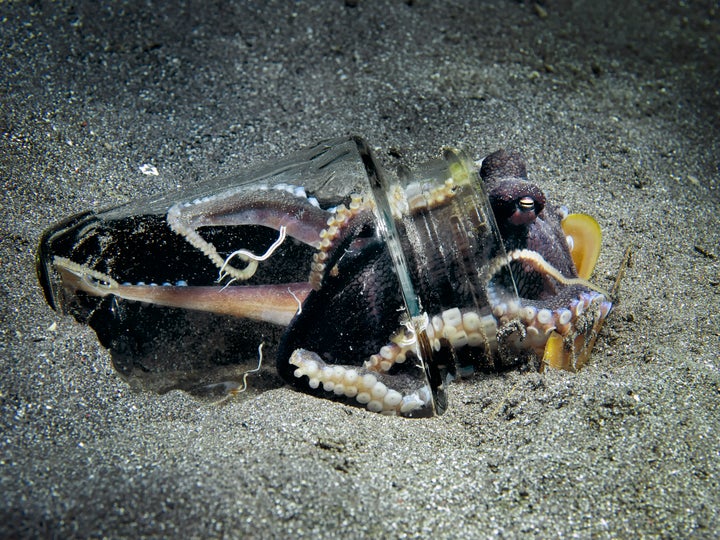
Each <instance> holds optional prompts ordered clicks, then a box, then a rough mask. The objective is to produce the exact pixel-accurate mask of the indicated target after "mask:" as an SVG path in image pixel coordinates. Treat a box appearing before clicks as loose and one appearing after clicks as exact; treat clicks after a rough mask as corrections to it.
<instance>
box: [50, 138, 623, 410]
mask: <svg viewBox="0 0 720 540" xmlns="http://www.w3.org/2000/svg"><path fill="white" fill-rule="evenodd" d="M358 164H361V166H360V167H359V166H358ZM358 167H359V170H361V173H362V174H360V175H359V176H362V177H363V178H364V179H365V181H366V182H369V186H370V187H369V188H368V187H367V185H365V186H363V184H362V183H357V182H356V181H355V180H354V178H355V176H353V175H356V173H357V170H358ZM350 173H352V175H350ZM344 175H350V176H348V177H347V178H345V177H344ZM389 176H391V175H387V174H386V173H384V172H383V170H382V168H381V167H380V166H379V165H378V164H377V162H376V161H375V158H374V156H373V155H372V152H370V150H369V149H368V148H367V145H366V144H365V143H364V141H362V140H361V139H358V138H349V139H344V140H341V141H334V142H332V143H321V144H319V145H317V146H315V147H312V148H310V149H308V150H306V151H305V153H304V154H302V156H301V157H300V158H298V157H293V158H291V159H289V160H286V161H284V162H280V163H278V164H273V165H271V166H268V167H265V168H264V169H262V168H261V170H259V171H254V172H253V173H252V174H250V175H248V176H247V177H245V178H244V179H234V180H232V181H228V180H222V181H220V182H216V183H214V184H212V185H211V186H210V187H207V186H206V187H205V188H204V192H203V193H202V194H201V195H199V196H196V197H194V198H185V199H183V198H182V195H168V196H164V197H159V198H156V199H154V200H151V201H143V202H142V203H141V204H131V205H130V206H129V207H121V208H119V209H111V210H108V211H106V212H101V213H94V212H86V213H83V214H79V215H77V216H73V217H71V218H69V219H68V220H66V221H64V222H62V223H60V224H58V225H56V226H54V227H52V228H50V229H48V230H47V231H46V232H45V233H44V235H43V237H42V239H41V242H40V249H39V251H38V258H37V267H38V276H39V279H40V283H41V285H42V287H43V289H44V292H45V296H46V299H47V300H48V302H49V304H50V305H51V306H52V307H54V308H55V309H59V310H62V311H63V312H65V313H70V314H72V315H73V316H74V317H75V318H76V319H77V320H79V321H80V322H83V323H87V324H89V325H90V326H91V327H92V328H93V329H94V330H95V331H96V333H97V335H98V338H99V339H100V342H101V343H102V344H103V345H104V346H106V347H107V348H108V349H110V351H111V353H112V357H113V363H114V365H115V367H116V369H117V370H118V371H119V372H120V373H121V374H122V375H124V376H125V377H126V378H127V379H128V380H130V381H131V382H132V381H133V380H135V381H137V380H139V379H144V380H150V381H153V383H152V384H151V385H150V386H152V387H153V388H155V389H160V390H162V391H166V390H169V389H173V388H180V389H184V390H187V391H190V392H191V393H195V394H201V393H206V394H210V393H216V394H219V395H228V394H233V393H237V392H238V391H239V390H242V389H244V388H245V385H246V380H247V375H248V373H249V372H255V371H257V370H259V368H260V365H259V364H258V366H257V368H254V369H247V368H243V369H242V370H239V369H238V367H237V364H238V363H237V362H235V358H243V359H244V364H247V363H248V358H250V357H251V355H253V354H257V353H254V351H255V349H256V348H258V343H268V348H269V349H270V352H271V353H272V355H273V356H274V357H275V362H276V366H277V373H278V374H279V375H280V376H281V377H282V379H284V380H285V381H286V382H287V383H288V384H290V385H292V386H293V387H295V388H297V389H299V390H301V391H303V392H306V393H309V394H313V395H316V396H319V397H323V398H330V399H335V400H339V401H342V402H345V403H349V404H353V405H357V406H361V407H365V408H366V409H368V410H370V411H374V412H379V413H383V414H397V415H402V416H409V417H413V416H428V415H432V414H435V413H439V412H442V411H443V410H444V409H445V407H446V406H447V396H446V388H447V385H448V383H449V382H451V381H452V380H454V379H457V378H461V377H467V376H470V375H472V374H475V373H483V372H495V371H498V370H504V369H509V368H512V367H514V366H518V365H525V366H527V365H530V366H535V367H537V368H542V367H544V366H549V367H552V368H559V369H566V370H577V369H579V368H580V367H582V366H583V365H584V364H585V363H586V362H587V360H588V357H589V355H590V353H591V351H592V348H593V346H594V343H595V341H596V339H597V336H598V332H599V331H600V328H601V326H602V323H603V321H604V320H605V318H606V317H607V315H608V313H609V312H610V310H611V307H612V300H611V298H610V295H609V294H608V293H607V292H606V291H604V290H602V289H601V288H599V287H597V286H595V285H593V284H592V283H591V282H590V281H588V280H589V278H590V276H591V274H592V272H593V269H594V267H595V264H596V262H597V260H598V257H599V253H600V240H601V233H600V227H599V226H598V224H597V222H596V221H595V220H594V219H593V218H591V217H589V216H586V215H583V214H569V213H568V211H567V210H566V209H564V208H563V207H557V206H555V205H553V204H552V203H551V202H550V201H548V200H547V198H546V196H545V194H544V192H543V191H542V190H541V189H540V187H539V186H538V185H537V184H535V183H533V182H531V181H530V180H529V179H528V175H527V170H526V165H525V162H524V160H523V158H522V156H521V155H520V154H519V153H518V152H516V151H505V150H500V151H497V152H494V153H492V154H490V155H488V156H487V157H485V158H484V159H483V160H482V161H481V162H480V163H478V164H475V163H472V162H470V161H469V160H468V159H467V158H466V157H465V156H464V154H462V153H461V152H459V151H454V150H448V151H446V153H445V156H444V158H443V160H439V161H435V162H429V164H427V165H426V166H423V167H420V168H419V169H418V170H415V171H413V170H411V169H402V170H400V171H399V173H398V175H397V179H392V180H387V178H386V177H389ZM393 178H394V177H393ZM248 179H251V181H250V180H248ZM338 179H339V180H338ZM368 179H369V180H368ZM338 181H339V183H338ZM337 185H342V186H344V192H342V193H339V192H338V190H337V189H336V188H335V187H333V186H337ZM355 188H357V189H355ZM341 191H342V190H341ZM258 350H259V351H260V360H261V361H262V346H260V347H259V348H258ZM244 364H243V365H244ZM169 374H172V375H169Z"/></svg>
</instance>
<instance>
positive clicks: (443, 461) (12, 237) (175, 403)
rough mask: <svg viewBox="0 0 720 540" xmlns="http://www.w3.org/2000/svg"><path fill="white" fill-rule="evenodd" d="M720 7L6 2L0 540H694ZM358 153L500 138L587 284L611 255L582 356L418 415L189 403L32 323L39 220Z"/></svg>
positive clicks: (714, 411)
mask: <svg viewBox="0 0 720 540" xmlns="http://www.w3.org/2000/svg"><path fill="white" fill-rule="evenodd" d="M353 4H356V5H353ZM719 10H720V7H719V6H718V4H717V2H715V1H699V2H670V1H660V2H639V1H634V0H624V1H614V2H594V1H580V0H578V1H570V0H567V1H551V0H548V1H546V2H542V3H540V4H533V3H529V2H517V1H510V0H494V1H487V2H477V1H470V0H466V1H453V2H434V1H429V0H424V1H423V0H418V1H414V2H409V1H407V2H402V1H400V0H396V1H387V2H371V1H364V0H360V1H356V2H350V1H346V2H343V1H342V0H324V1H314V2H297V3H296V2H281V1H277V2H207V1H203V2H200V1H196V2H172V3H170V2H167V3H166V2H155V3H154V2H111V3H96V2H85V3H79V4H70V3H66V2H53V3H50V2H30V3H25V2H9V3H8V2H5V3H1V4H0V39H1V40H2V43H1V44H2V53H0V54H1V55H2V56H1V57H0V108H1V109H0V180H1V181H2V192H0V210H1V212H0V269H1V271H0V322H2V324H1V325H0V373H1V375H0V377H1V378H0V405H1V413H0V425H2V435H1V437H0V491H1V492H2V493H3V496H2V499H1V500H0V536H14V537H17V536H48V537H50V536H58V537H70V536H91V535H97V536H101V535H105V536H111V537H127V536H130V537H134V536H136V535H139V534H143V535H148V536H165V535H175V536H186V537H221V536H229V537H241V536H242V537H263V538H267V537H271V536H273V535H274V536H277V537H286V536H288V535H290V536H297V535H300V534H301V533H306V534H308V535H311V536H312V537H335V536H337V535H339V534H343V535H345V536H347V537H350V538H354V537H360V536H379V535H381V534H383V535H391V536H399V537H428V536H431V535H432V536H434V537H454V536H457V535H463V536H466V537H489V536H501V537H502V536H504V537H512V536H517V535H518V534H521V533H523V534H527V535H529V536H535V537H538V538H547V537H551V536H563V537H565V536H570V535H572V534H575V535H578V536H580V537H589V536H594V537H598V538H603V537H618V536H621V537H635V536H638V535H643V536H647V537H672V538H679V537H687V536H690V535H694V536H696V537H711V536H714V534H716V533H717V531H718V526H719V525H718V518H717V513H716V509H717V507H718V506H719V505H720V496H718V493H720V488H719V487H718V477H719V476H718V475H719V473H720V470H719V469H720V460H719V459H718V455H719V453H720V442H719V441H718V429H719V428H720V419H719V416H720V413H718V411H719V410H720V409H719V408H718V406H717V404H718V399H719V398H720V375H719V372H718V370H719V369H720V362H719V361H718V353H717V351H718V348H719V346H720V338H719V331H718V328H719V327H720V309H718V308H719V307H720V302H719V299H720V268H719V262H718V257H720V232H719V230H718V213H719V211H720V204H718V200H717V196H718V193H719V191H718V184H719V183H720V181H719V180H720V179H719V176H720V173H719V170H718V167H719V165H720V144H719V143H718V134H719V131H720V114H719V113H718V111H719V110H720V96H719V95H718V80H720V67H719V65H718V58H720V40H719V38H718V35H720V22H719V20H718V18H719V17H720V13H719ZM348 133H356V134H359V135H362V136H363V137H365V138H366V139H367V140H368V141H369V142H370V144H371V145H373V146H374V147H377V149H378V155H379V157H380V158H381V159H382V160H384V161H386V162H387V163H390V164H393V163H395V162H397V161H398V159H399V160H402V161H405V162H407V163H410V164H412V163H416V162H418V161H420V160H423V159H426V158H428V157H432V156H434V155H436V153H437V150H438V149H439V148H440V147H441V146H443V145H456V146H463V147H465V148H467V149H469V151H470V152H471V154H473V155H474V157H476V158H480V157H482V156H484V155H486V154H488V153H490V152H491V151H494V150H496V149H498V148H501V147H515V148H519V149H520V150H521V151H522V152H523V153H524V154H525V156H526V157H527V161H528V169H529V172H530V176H531V178H532V179H533V180H535V181H536V182H538V183H539V184H540V185H541V186H542V187H543V189H544V190H545V191H546V193H547V195H548V197H550V198H551V199H552V200H554V201H559V202H562V203H564V204H565V205H567V206H568V207H569V208H570V209H571V210H572V211H580V212H586V213H589V214H591V215H593V216H595V217H596V219H597V220H598V221H599V222H600V224H601V226H602V228H603V231H604V235H605V236H604V251H603V254H602V255H601V260H600V263H599V267H598V268H597V270H596V274H595V278H594V279H595V281H596V282H597V283H598V284H599V285H601V286H603V287H609V286H611V285H612V281H613V279H614V277H615V274H616V271H617V268H618V266H619V265H620V261H621V260H622V256H623V252H624V250H625V247H626V246H630V247H631V248H632V253H633V256H632V264H631V266H630V267H629V268H628V271H627V273H626V275H625V279H624V281H623V287H622V290H621V293H620V296H619V299H618V302H617V305H616V308H615V310H614V312H613V313H612V314H611V316H610V318H609V320H608V322H607V324H606V326H605V329H604V331H603V334H602V335H601V337H600V339H599V340H598V344H597V346H596V350H595V353H594V355H593V357H592V361H591V363H590V365H589V366H588V367H587V368H586V369H584V370H583V371H582V372H580V373H579V374H576V375H573V374H568V373H559V372H550V371H548V372H545V373H542V374H536V373H518V372H510V373H506V374H502V375H496V376H486V377H481V378H476V379H473V380H470V381H463V382H460V383H457V384H454V385H453V387H452V388H451V396H450V397H451V405H450V409H449V411H448V412H447V413H446V414H445V415H443V416H441V417H439V418H435V419H431V420H415V421H413V420H404V419H398V418H385V417H382V416H379V415H375V414H371V413H367V412H365V411H363V410H360V409H355V408H349V407H345V406H343V405H340V404H336V403H332V402H330V401H325V400H319V399H316V398H313V397H310V396H305V395H302V394H299V393H296V392H294V391H293V390H291V389H289V388H286V387H279V388H276V389H274V390H271V391H267V392H264V393H257V392H249V393H247V394H245V395H244V396H242V397H240V398H237V399H235V400H232V401H230V402H227V403H226V404H225V405H223V406H207V405H202V404H198V403H197V402H195V401H193V400H192V399H190V398H188V397H187V396H186V395H184V394H181V393H177V392H175V393H171V394H168V395H165V396H160V397H159V396H156V395H152V394H143V393H133V392H132V391H130V389H129V388H128V386H127V385H126V384H125V383H123V382H122V381H121V380H120V379H119V378H118V377H117V375H116V374H115V373H114V372H113V371H112V369H111V368H110V367H109V356H108V353H107V352H106V351H105V350H103V349H102V348H101V347H100V346H99V345H98V343H97V341H96V339H95V337H94V334H93V333H92V332H91V331H90V330H89V329H87V328H85V327H82V326H80V325H77V324H75V323H74V322H73V321H72V320H70V319H68V318H60V317H58V316H57V315H56V314H54V313H53V312H52V311H51V310H50V309H49V308H48V307H47V306H46V305H45V304H44V302H43V299H42V297H41V293H40V289H39V287H38V286H37V283H36V280H35V276H34V269H33V266H34V252H35V247H36V244H37V241H38V238H39V236H40V234H41V232H42V230H43V229H44V228H45V227H47V226H50V225H51V224H53V223H54V222H56V221H57V220H59V219H62V218H64V217H67V216H68V215H70V214H72V213H75V212H78V211H81V210H85V209H89V208H99V207H105V206H111V205H115V204H119V203H121V202H125V201H129V200H132V199H134V198H137V197H138V196H141V195H145V194H151V193H159V192H161V191H163V190H165V189H169V188H174V187H176V186H189V185H191V184H192V183H193V182H195V181H197V180H199V179H202V178H206V177H213V176H220V175H227V174H230V173H232V172H233V171H236V170H237V169H238V168H240V167H242V166H244V165H246V164H250V163H258V162H259V161H261V160H266V159H271V158H273V157H278V156H281V155H283V154H288V153H290V152H292V151H293V150H295V149H297V148H299V147H302V146H305V145H308V144H310V143H312V142H314V141H316V140H318V139H321V138H326V137H333V136H339V135H344V134H348ZM398 155H399V156H400V158H397V157H396V156H398ZM144 164H152V165H154V166H156V167H157V169H158V170H159V175H158V176H146V175H144V174H142V173H141V172H140V167H141V166H142V165H144Z"/></svg>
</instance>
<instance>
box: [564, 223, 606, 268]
mask: <svg viewBox="0 0 720 540" xmlns="http://www.w3.org/2000/svg"><path fill="white" fill-rule="evenodd" d="M561 226H562V229H563V232H564V233H565V235H566V236H570V237H571V238H572V247H571V249H570V255H571V256H572V260H573V262H574V263H575V268H576V269H577V272H578V276H579V277H581V278H583V279H590V276H591V275H592V273H593V270H594V269H595V264H596V263H597V260H598V258H599V257H600V244H601V242H602V231H601V230H600V225H598V222H597V221H595V219H594V218H592V217H590V216H588V215H586V214H570V215H568V216H567V217H566V218H565V219H563V220H562V222H561Z"/></svg>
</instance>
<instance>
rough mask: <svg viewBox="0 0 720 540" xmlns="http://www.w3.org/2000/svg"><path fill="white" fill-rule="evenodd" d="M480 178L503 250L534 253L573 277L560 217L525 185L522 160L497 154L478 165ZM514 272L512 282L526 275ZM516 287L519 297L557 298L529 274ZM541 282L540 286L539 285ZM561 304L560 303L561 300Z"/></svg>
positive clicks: (505, 153)
mask: <svg viewBox="0 0 720 540" xmlns="http://www.w3.org/2000/svg"><path fill="white" fill-rule="evenodd" d="M480 176H481V177H482V178H483V180H484V181H485V184H486V189H487V192H488V197H489V199H490V204H491V206H492V208H493V212H494V214H495V219H496V221H497V223H498V227H499V228H500V233H501V235H502V237H503V240H504V243H505V249H506V250H507V251H508V252H510V251H514V250H517V249H529V250H532V251H536V252H538V253H539V254H540V255H542V256H543V258H544V259H545V260H546V261H548V262H549V263H550V264H551V265H552V266H554V267H555V268H556V269H558V270H559V271H560V272H561V273H562V274H563V275H564V276H566V277H577V271H576V269H575V265H574V264H573V261H572V257H571V256H570V250H569V248H568V243H567V240H566V238H565V233H564V232H563V230H562V227H561V226H560V221H561V220H562V214H561V213H560V211H559V209H557V208H556V207H554V206H553V205H551V204H548V203H547V201H546V198H545V195H544V193H543V192H542V191H541V190H540V188H539V187H538V186H537V185H535V184H533V183H532V182H529V181H528V179H527V170H526V168H525V162H524V160H523V158H522V156H521V155H520V154H519V153H518V152H515V151H512V150H511V151H506V150H498V151H497V152H494V153H492V154H490V155H489V156H487V157H486V158H485V159H484V160H483V163H482V167H481V169H480ZM523 270H524V272H514V274H515V276H516V279H517V278H518V276H523V274H524V273H525V272H527V271H528V269H527V268H523ZM530 274H531V276H532V275H534V276H536V279H533V278H532V277H529V278H528V279H525V278H524V281H525V283H521V284H520V286H519V291H518V292H519V293H520V296H521V297H522V296H524V297H526V298H530V299H546V298H548V297H552V296H554V295H556V294H557V291H556V290H555V289H554V287H553V286H552V285H551V284H550V283H548V282H547V280H546V279H544V278H543V277H542V276H540V275H539V274H537V273H535V272H530ZM540 282H542V284H541V283H540ZM562 301H564V299H563V300H562Z"/></svg>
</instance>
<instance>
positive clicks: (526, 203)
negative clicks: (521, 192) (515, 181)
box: [517, 196, 535, 210]
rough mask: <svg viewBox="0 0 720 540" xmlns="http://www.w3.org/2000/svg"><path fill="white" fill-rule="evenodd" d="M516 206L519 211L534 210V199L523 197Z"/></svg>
mask: <svg viewBox="0 0 720 540" xmlns="http://www.w3.org/2000/svg"><path fill="white" fill-rule="evenodd" d="M517 205H518V208H520V210H533V209H535V199H533V198H532V197H528V196H525V197H522V198H521V199H520V200H519V201H518V202H517Z"/></svg>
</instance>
